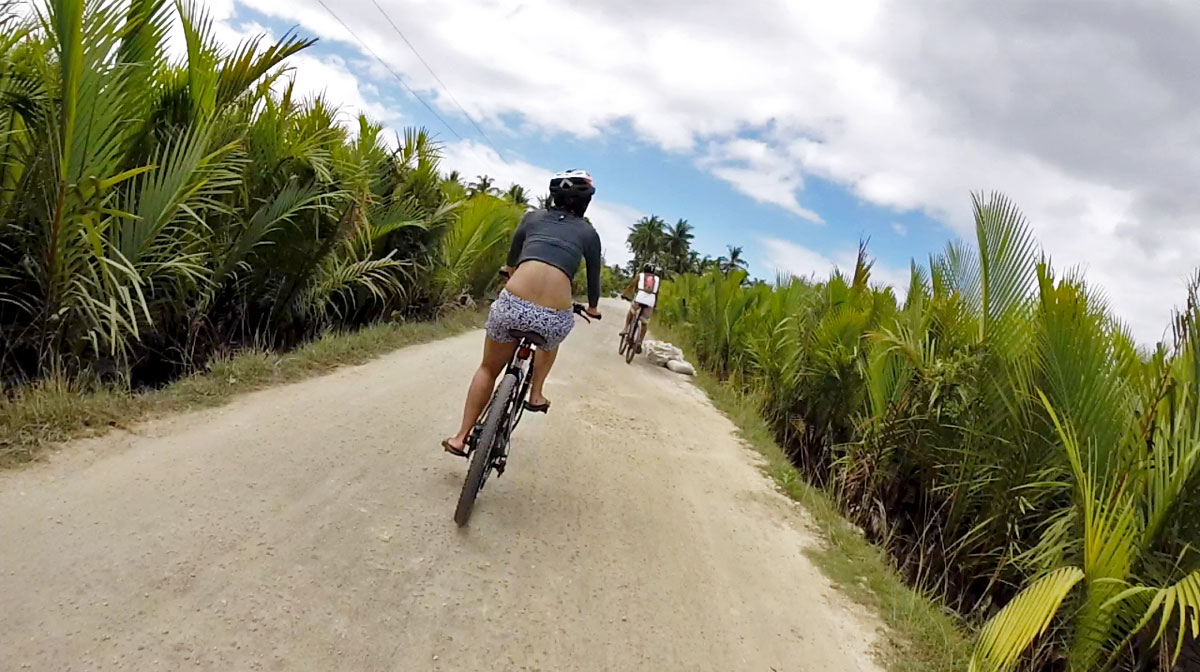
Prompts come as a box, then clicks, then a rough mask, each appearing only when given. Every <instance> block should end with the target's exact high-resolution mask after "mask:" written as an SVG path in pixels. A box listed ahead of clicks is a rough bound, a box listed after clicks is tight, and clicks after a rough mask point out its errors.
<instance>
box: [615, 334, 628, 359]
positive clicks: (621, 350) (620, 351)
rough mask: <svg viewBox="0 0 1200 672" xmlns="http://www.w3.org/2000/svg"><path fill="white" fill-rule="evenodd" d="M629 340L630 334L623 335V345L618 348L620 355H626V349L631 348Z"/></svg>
mask: <svg viewBox="0 0 1200 672" xmlns="http://www.w3.org/2000/svg"><path fill="white" fill-rule="evenodd" d="M628 338H629V336H628V334H622V335H621V344H620V346H618V347H617V354H618V355H623V354H625V348H628V347H629V341H628V340H627V339H628Z"/></svg>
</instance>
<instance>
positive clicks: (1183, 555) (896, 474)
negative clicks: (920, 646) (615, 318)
mask: <svg viewBox="0 0 1200 672" xmlns="http://www.w3.org/2000/svg"><path fill="white" fill-rule="evenodd" d="M975 220H976V232H977V246H976V247H975V248H974V249H971V248H969V247H967V246H964V245H960V244H952V245H950V246H949V247H948V248H947V250H946V251H945V252H944V253H943V254H941V255H937V256H934V257H933V258H931V259H930V261H929V264H928V265H927V266H921V265H918V264H916V263H914V264H913V267H912V275H911V282H910V285H909V288H908V292H907V296H906V298H905V300H904V301H903V302H901V301H898V300H897V298H896V296H895V294H894V293H893V291H892V290H891V289H890V288H884V287H872V286H871V285H870V271H871V263H870V261H869V260H868V258H867V255H866V251H865V249H861V250H860V254H859V259H858V263H857V265H856V267H855V269H853V275H850V276H847V275H843V274H841V273H839V272H835V273H834V274H833V275H831V276H830V277H829V278H828V279H827V280H826V281H823V282H810V281H806V280H802V279H797V278H788V279H781V280H780V281H779V282H777V283H776V284H775V285H774V286H769V285H766V284H762V283H755V284H748V283H747V282H746V278H745V275H744V274H743V273H740V272H736V271H733V272H730V273H727V274H722V273H720V272H719V271H717V270H712V271H710V272H708V273H707V274H705V275H681V276H679V277H676V278H674V280H673V281H672V282H670V283H666V284H665V285H664V288H663V294H662V297H661V299H660V304H659V305H660V310H659V316H660V317H661V319H662V320H663V321H664V322H665V323H667V324H668V325H670V327H671V328H672V329H674V330H675V331H676V333H679V334H681V335H682V336H683V340H684V341H686V342H687V343H688V344H689V345H690V347H691V348H692V349H693V351H694V353H695V357H696V359H697V361H698V362H699V363H700V365H701V366H702V367H704V368H705V369H707V370H709V371H711V372H713V373H714V374H715V375H716V376H717V377H718V378H719V379H720V380H722V381H724V382H725V383H726V384H727V385H728V386H729V387H730V388H732V389H733V390H735V391H737V392H738V393H739V394H742V395H746V397H747V398H750V399H754V400H755V402H756V406H757V407H758V411H759V413H760V414H761V416H762V418H763V419H764V420H765V422H766V423H767V425H768V426H769V427H770V428H771V430H772V432H773V433H774V435H775V436H776V438H777V439H778V441H779V443H780V445H782V446H783V448H784V449H785V450H786V451H787V454H788V456H789V458H790V460H791V462H792V463H793V464H795V465H796V466H797V467H798V469H799V471H800V472H801V473H802V474H803V475H804V477H805V478H806V479H807V480H808V481H809V482H811V483H813V484H815V485H816V486H818V487H819V488H820V489H821V490H823V491H824V492H826V493H828V494H829V496H830V497H831V498H832V499H833V500H834V501H835V502H836V503H837V508H838V509H839V510H840V511H841V512H842V513H844V514H845V515H846V516H847V517H849V518H850V519H851V520H853V521H855V522H856V523H858V524H859V525H861V526H862V528H863V529H864V530H865V533H866V537H867V538H868V539H870V540H871V541H873V542H875V543H877V544H879V545H880V546H881V547H882V548H884V549H886V550H887V551H888V553H889V554H890V555H891V557H892V559H893V561H894V562H895V563H896V566H897V568H898V570H899V572H900V574H901V575H902V576H903V577H904V579H905V580H906V581H908V582H909V584H910V585H913V586H915V587H917V588H918V589H919V590H921V591H922V592H924V593H926V594H930V595H933V596H935V597H937V598H938V599H939V600H940V601H942V602H943V603H944V604H946V605H948V606H949V607H951V608H952V609H954V610H955V611H957V612H958V613H959V614H960V615H961V618H962V619H963V622H964V623H965V624H966V625H968V626H980V625H981V626H982V629H981V631H980V635H979V637H978V641H977V645H976V647H975V651H974V654H973V655H972V660H971V663H970V667H971V669H974V670H1009V669H1039V670H1057V669H1062V670H1077V671H1080V672H1082V671H1085V670H1088V671H1090V670H1097V669H1120V670H1135V669H1178V670H1183V669H1196V665H1197V664H1198V661H1200V657H1198V656H1200V653H1198V643H1197V635H1198V632H1200V630H1198V629H1200V621H1198V620H1197V619H1200V590H1198V588H1200V550H1198V549H1197V544H1198V542H1200V333H1197V322H1198V321H1200V295H1198V294H1200V290H1198V287H1197V285H1196V284H1194V285H1193V286H1192V288H1191V291H1190V292H1189V295H1188V301H1187V304H1186V307H1185V309H1183V310H1182V311H1181V312H1180V313H1179V314H1178V315H1177V317H1176V319H1175V320H1174V323H1173V325H1172V326H1173V335H1174V337H1173V339H1172V341H1171V342H1170V343H1164V344H1160V345H1158V347H1157V348H1156V349H1155V350H1154V351H1152V352H1143V351H1141V350H1139V349H1138V348H1137V347H1136V346H1135V344H1134V342H1133V340H1132V338H1131V337H1130V336H1129V334H1128V332H1127V330H1126V329H1125V327H1124V326H1123V325H1122V324H1121V322H1120V321H1119V320H1117V319H1116V318H1115V317H1114V316H1113V315H1112V314H1111V313H1110V312H1109V311H1108V310H1107V308H1106V306H1105V305H1104V303H1103V301H1102V300H1101V298H1100V297H1099V295H1098V294H1096V293H1095V292H1094V291H1092V290H1090V289H1089V288H1088V287H1087V286H1086V285H1085V283H1084V281H1083V279H1082V277H1080V276H1078V275H1072V274H1069V275H1067V276H1065V277H1059V276H1057V275H1056V274H1055V273H1054V271H1053V270H1052V269H1051V267H1050V265H1049V264H1048V262H1046V261H1045V260H1044V258H1042V257H1041V255H1040V253H1039V251H1038V248H1037V245H1036V243H1035V242H1034V241H1033V239H1032V238H1031V236H1030V234H1029V230H1028V227H1027V226H1026V224H1025V222H1024V220H1023V219H1022V217H1021V216H1020V214H1019V213H1018V212H1017V211H1016V209H1015V208H1013V207H1012V206H1011V205H1010V204H1009V203H1008V202H1007V201H1006V200H1005V199H1003V198H1002V197H998V196H995V197H991V198H989V199H986V200H985V199H976V201H975ZM1198 283H1200V280H1198ZM774 468H775V467H773V469H774ZM785 473H786V472H785ZM776 478H777V479H779V480H781V482H783V480H784V479H786V476H779V475H777V476H776ZM785 487H787V486H786V484H785ZM808 503H810V505H812V504H811V501H809V502H808ZM815 508H818V509H819V508H820V507H819V506H817V507H815ZM834 543H837V542H836V541H835V542H834ZM881 599H886V598H881ZM985 620H986V623H985V622H984V621H985Z"/></svg>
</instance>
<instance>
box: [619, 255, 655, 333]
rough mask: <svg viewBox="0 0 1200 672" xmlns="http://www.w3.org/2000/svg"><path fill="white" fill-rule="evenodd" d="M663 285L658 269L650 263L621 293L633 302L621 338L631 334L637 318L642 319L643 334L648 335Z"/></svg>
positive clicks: (644, 266) (626, 316)
mask: <svg viewBox="0 0 1200 672" xmlns="http://www.w3.org/2000/svg"><path fill="white" fill-rule="evenodd" d="M661 284H662V278H661V277H660V276H659V274H658V268H657V267H656V266H655V265H654V264H649V263H648V264H645V265H643V266H642V272H641V273H638V274H637V275H635V276H633V279H631V280H630V281H629V285H628V286H626V287H625V291H623V292H621V296H623V297H624V298H626V299H628V300H629V301H631V302H632V303H631V305H630V306H629V313H627V314H626V315H625V330H624V331H622V332H621V336H624V335H625V334H628V333H629V328H630V327H631V326H633V320H634V318H635V317H638V318H639V319H641V321H642V333H643V334H644V333H646V326H647V325H649V324H650V316H651V315H652V314H653V313H654V304H655V303H656V302H657V300H658V288H659V286H660V285H661Z"/></svg>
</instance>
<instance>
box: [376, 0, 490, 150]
mask: <svg viewBox="0 0 1200 672" xmlns="http://www.w3.org/2000/svg"><path fill="white" fill-rule="evenodd" d="M371 2H372V3H373V4H374V5H375V9H378V10H379V13H380V14H382V15H383V18H384V19H386V20H387V22H388V24H389V25H391V27H392V30H395V31H396V34H397V35H399V36H400V39H402V40H404V43H405V44H407V45H408V48H409V49H411V50H412V52H413V55H414V56H416V57H417V60H419V61H421V65H424V66H425V69H426V70H428V71H429V74H431V75H433V79H434V80H435V81H437V83H438V84H440V85H441V86H442V90H444V91H445V92H446V95H447V96H450V100H452V101H454V105H455V106H456V107H458V111H459V112H462V113H463V116H464V117H466V118H467V121H469V122H471V125H472V126H474V127H475V130H476V131H479V135H480V137H482V138H483V141H484V142H485V143H487V146H488V147H491V148H492V151H493V152H495V153H496V155H497V156H499V157H500V160H501V161H505V162H506V163H507V160H505V158H504V155H503V154H501V153H500V150H499V149H497V148H496V146H495V144H493V143H492V139H491V138H489V137H488V134H487V133H484V132H483V129H482V128H480V127H479V124H477V123H475V119H474V118H473V117H471V115H470V113H468V112H467V110H466V109H465V108H463V106H462V103H459V102H458V98H455V97H454V94H453V93H452V92H451V91H450V87H449V86H446V83H445V82H443V81H442V78H441V77H438V75H437V73H436V72H434V71H433V66H431V65H429V62H428V61H426V60H425V57H423V56H421V52H419V51H417V48H416V47H415V46H413V43H412V42H409V40H408V38H407V37H405V35H404V31H402V30H400V27H399V26H397V25H396V23H395V22H394V21H392V17H391V16H389V15H388V13H387V12H386V11H384V9H383V7H382V6H381V5H380V4H379V2H378V0H371Z"/></svg>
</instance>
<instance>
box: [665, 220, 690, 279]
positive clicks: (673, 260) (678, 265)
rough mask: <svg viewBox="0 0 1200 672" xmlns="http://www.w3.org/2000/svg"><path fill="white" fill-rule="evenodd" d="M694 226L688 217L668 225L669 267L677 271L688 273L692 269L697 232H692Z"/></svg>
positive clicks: (666, 245)
mask: <svg viewBox="0 0 1200 672" xmlns="http://www.w3.org/2000/svg"><path fill="white" fill-rule="evenodd" d="M693 228H694V227H693V226H692V225H691V224H689V223H688V221H687V220H686V219H681V220H679V221H677V222H675V224H674V225H672V226H668V227H666V230H665V235H666V241H665V247H666V250H665V252H666V256H667V259H668V268H669V269H670V270H671V271H673V272H675V273H687V272H688V271H689V270H691V269H690V262H691V253H692V239H693V238H695V234H693V233H692V229H693Z"/></svg>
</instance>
